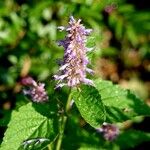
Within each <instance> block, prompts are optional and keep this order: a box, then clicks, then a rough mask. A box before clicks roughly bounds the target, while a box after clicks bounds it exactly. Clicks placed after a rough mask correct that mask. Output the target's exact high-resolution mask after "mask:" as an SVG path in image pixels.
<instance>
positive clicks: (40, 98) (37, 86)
mask: <svg viewBox="0 0 150 150" xmlns="http://www.w3.org/2000/svg"><path fill="white" fill-rule="evenodd" d="M22 84H23V85H25V86H27V87H28V89H25V90H24V91H23V92H24V94H25V95H27V96H30V97H31V99H32V101H33V102H37V103H42V102H46V101H47V100H48V96H47V93H46V91H45V88H44V86H45V84H44V83H37V82H36V81H34V80H33V79H32V78H31V77H26V78H23V79H22Z"/></svg>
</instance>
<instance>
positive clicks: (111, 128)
mask: <svg viewBox="0 0 150 150" xmlns="http://www.w3.org/2000/svg"><path fill="white" fill-rule="evenodd" d="M97 131H98V132H100V133H102V134H103V137H104V138H105V139H106V140H108V141H113V140H114V139H116V138H117V136H118V135H119V128H118V127H117V126H116V125H114V124H110V123H106V122H104V123H103V125H102V127H101V128H98V129H97Z"/></svg>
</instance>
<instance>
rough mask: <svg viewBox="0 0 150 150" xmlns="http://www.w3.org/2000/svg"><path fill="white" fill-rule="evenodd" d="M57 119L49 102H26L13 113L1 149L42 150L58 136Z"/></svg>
mask: <svg viewBox="0 0 150 150" xmlns="http://www.w3.org/2000/svg"><path fill="white" fill-rule="evenodd" d="M57 131H58V127H57V119H56V117H55V116H54V115H53V112H51V110H50V107H49V106H48V104H31V103H29V104H26V105H24V106H22V107H20V108H19V110H18V111H14V112H13V113H12V117H11V121H10V123H9V124H8V129H7V130H6V132H5V136H4V139H3V142H2V145H1V148H0V150H18V149H23V147H24V149H28V150H29V149H30V147H31V145H30V144H32V149H36V150H38V149H39V150H40V149H42V148H43V147H45V146H46V145H47V144H49V143H50V142H52V141H53V140H54V138H55V137H56V136H57ZM39 145H41V146H39Z"/></svg>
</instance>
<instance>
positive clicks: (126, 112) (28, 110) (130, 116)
mask: <svg viewBox="0 0 150 150" xmlns="http://www.w3.org/2000/svg"><path fill="white" fill-rule="evenodd" d="M58 29H59V30H60V31H65V32H66V36H65V38H64V39H63V40H60V41H59V42H58V45H59V46H63V48H64V56H63V61H61V62H60V67H59V70H58V72H57V73H56V74H55V75H54V79H55V81H54V83H55V82H57V83H56V85H55V87H53V92H51V94H49V93H48V92H47V91H46V89H45V84H44V83H41V82H40V83H39V82H37V81H35V80H34V79H33V78H32V77H29V76H28V77H24V78H23V79H22V80H21V84H22V85H23V86H24V89H23V93H24V94H25V95H26V96H27V97H28V99H31V101H28V103H26V104H23V105H22V106H20V107H19V108H18V107H17V108H16V110H14V111H13V112H12V115H11V119H10V121H9V124H8V128H7V130H6V132H5V135H4V138H3V141H2V144H1V147H0V150H48V149H49V150H53V149H56V150H62V149H69V150H76V149H93V148H94V149H114V147H115V148H116V145H117V146H118V147H120V148H121V147H122V143H123V145H124V139H128V138H129V140H131V142H129V143H126V145H125V146H126V147H127V146H128V145H129V144H130V143H132V140H133V141H135V139H133V138H132V137H135V135H136V136H137V137H139V138H140V136H142V137H144V138H146V139H147V140H148V138H149V137H150V136H148V134H147V133H143V132H139V131H132V132H130V131H124V130H123V129H124V128H125V127H124V124H125V123H126V122H125V121H129V120H130V122H131V123H132V122H134V120H135V117H137V116H138V117H139V116H148V115H150V108H149V107H148V106H147V105H146V104H145V103H144V102H143V101H142V100H141V99H139V98H138V97H137V96H135V95H134V94H133V93H132V92H130V91H129V90H125V89H122V88H121V87H119V86H118V85H113V84H112V83H111V82H110V81H105V80H102V79H94V80H92V79H89V78H88V73H89V74H92V75H93V70H92V69H90V68H89V64H90V61H89V59H88V54H89V51H91V50H92V49H93V48H89V47H87V41H88V36H90V34H91V32H92V29H86V28H85V26H84V25H83V24H81V19H78V20H76V19H75V18H74V17H73V16H71V17H70V19H69V23H68V25H67V26H66V27H63V26H60V27H58ZM93 32H94V31H93ZM90 53H91V52H90ZM93 53H94V52H93ZM91 77H92V76H91ZM49 86H52V85H51V84H50V85H49ZM64 86H65V87H64ZM126 132H127V134H126ZM138 141H142V140H138ZM135 145H136V144H135ZM129 146H130V145H129ZM123 148H124V146H123Z"/></svg>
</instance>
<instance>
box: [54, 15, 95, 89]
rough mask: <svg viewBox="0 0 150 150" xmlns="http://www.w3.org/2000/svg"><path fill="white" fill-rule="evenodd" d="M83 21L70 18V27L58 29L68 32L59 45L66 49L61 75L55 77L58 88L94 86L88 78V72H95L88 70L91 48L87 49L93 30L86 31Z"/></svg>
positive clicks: (60, 70)
mask: <svg viewBox="0 0 150 150" xmlns="http://www.w3.org/2000/svg"><path fill="white" fill-rule="evenodd" d="M80 22H81V19H79V20H75V19H74V18H73V16H71V17H70V20H69V25H68V27H63V26H61V27H58V29H59V30H60V31H66V32H67V35H66V37H65V39H64V40H60V41H59V42H58V44H59V45H60V46H63V47H64V59H63V61H62V63H61V66H60V68H59V73H58V74H57V75H55V76H54V78H55V80H57V81H58V83H57V86H56V88H58V87H62V86H64V85H68V86H69V87H76V86H77V85H79V84H80V83H84V84H89V85H93V82H92V81H91V80H90V79H87V78H86V72H88V73H93V70H91V69H89V68H87V64H88V63H89V61H88V58H87V56H86V53H87V51H89V50H91V48H87V47H86V41H87V40H86V37H87V36H88V35H89V34H90V33H91V31H92V30H91V29H86V28H85V27H84V26H83V25H82V24H81V23H80Z"/></svg>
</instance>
